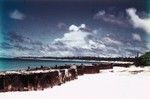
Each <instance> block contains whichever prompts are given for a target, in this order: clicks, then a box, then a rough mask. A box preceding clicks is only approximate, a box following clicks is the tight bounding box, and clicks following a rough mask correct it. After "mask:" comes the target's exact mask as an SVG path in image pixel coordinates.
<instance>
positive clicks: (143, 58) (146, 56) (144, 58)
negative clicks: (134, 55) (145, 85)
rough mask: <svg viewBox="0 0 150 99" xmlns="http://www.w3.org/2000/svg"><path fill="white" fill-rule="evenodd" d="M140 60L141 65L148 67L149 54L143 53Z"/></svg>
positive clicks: (149, 64) (149, 62)
mask: <svg viewBox="0 0 150 99" xmlns="http://www.w3.org/2000/svg"><path fill="white" fill-rule="evenodd" d="M140 58H141V59H140V63H142V65H144V66H150V52H147V53H145V54H144V55H142V56H141V57H140Z"/></svg>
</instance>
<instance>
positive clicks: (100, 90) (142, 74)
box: [0, 67, 150, 99]
mask: <svg viewBox="0 0 150 99" xmlns="http://www.w3.org/2000/svg"><path fill="white" fill-rule="evenodd" d="M149 83H150V68H148V67H145V68H139V67H130V68H123V67H114V68H113V69H107V70H101V72H100V73H98V74H85V75H83V76H79V77H78V79H76V80H73V81H70V82H66V83H65V84H62V85H61V86H54V87H53V88H47V89H45V90H44V91H27V92H6V93H0V98H1V99H20V98H21V99H33V98H38V99H39V98H41V99H50V98H51V99H61V98H63V99H81V98H82V99H83V98H84V99H149V98H150V94H149V92H150V85H149Z"/></svg>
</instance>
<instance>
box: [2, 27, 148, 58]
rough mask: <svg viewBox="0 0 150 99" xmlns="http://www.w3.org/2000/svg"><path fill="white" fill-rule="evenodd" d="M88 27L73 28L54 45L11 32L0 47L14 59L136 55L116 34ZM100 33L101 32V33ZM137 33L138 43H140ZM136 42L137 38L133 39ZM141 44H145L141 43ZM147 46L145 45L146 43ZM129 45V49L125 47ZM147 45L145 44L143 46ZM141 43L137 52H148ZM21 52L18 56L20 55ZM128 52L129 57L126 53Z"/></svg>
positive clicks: (69, 28) (55, 41)
mask: <svg viewBox="0 0 150 99" xmlns="http://www.w3.org/2000/svg"><path fill="white" fill-rule="evenodd" d="M87 30H90V29H89V28H87V26H86V25H85V24H81V25H79V26H77V25H70V26H69V27H68V32H66V33H64V34H63V35H62V37H59V38H56V39H54V40H53V41H52V42H50V43H42V42H41V41H37V40H34V39H31V38H28V37H26V36H24V35H21V34H18V33H15V32H13V33H9V35H8V34H7V35H6V36H7V37H5V40H4V41H5V42H3V43H1V44H0V48H1V49H2V51H4V53H5V52H7V51H8V52H9V53H5V55H6V54H7V56H8V55H13V56H19V55H20V56H100V57H117V56H126V55H130V56H134V55H135V53H134V54H133V51H132V50H129V49H132V48H133V46H132V44H131V46H127V45H126V43H124V42H123V41H122V40H121V39H116V38H117V37H116V35H115V34H114V33H113V34H111V35H113V36H111V35H107V33H106V34H105V35H104V36H98V34H97V33H93V32H94V31H95V30H93V31H87ZM97 32H98V30H97ZM135 34H136V33H134V35H133V38H134V40H140V39H139V37H138V36H137V35H136V36H135ZM132 40H133V39H132ZM140 43H141V42H140ZM142 45H143V43H142ZM124 46H126V47H124ZM143 46H144V45H143ZM143 46H142V47H141V45H139V44H138V46H137V45H135V47H134V49H139V50H140V51H143V50H145V48H144V47H143ZM17 52H18V53H17ZM126 53H128V54H126Z"/></svg>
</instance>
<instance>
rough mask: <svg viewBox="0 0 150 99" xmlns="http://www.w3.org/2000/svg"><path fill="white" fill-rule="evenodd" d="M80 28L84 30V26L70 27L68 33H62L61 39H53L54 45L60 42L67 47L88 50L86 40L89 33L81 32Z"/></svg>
mask: <svg viewBox="0 0 150 99" xmlns="http://www.w3.org/2000/svg"><path fill="white" fill-rule="evenodd" d="M81 28H86V25H85V24H81V25H80V26H76V25H71V26H70V27H69V32H67V33H64V36H63V37H62V38H57V39H55V40H54V43H57V42H61V43H63V44H65V45H66V46H67V47H78V48H85V49H90V46H89V45H88V43H89V41H88V40H87V39H88V36H89V35H90V32H86V31H83V30H81Z"/></svg>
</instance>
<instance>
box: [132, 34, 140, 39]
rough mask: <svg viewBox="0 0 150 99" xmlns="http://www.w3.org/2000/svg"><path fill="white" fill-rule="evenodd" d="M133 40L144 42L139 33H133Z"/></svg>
mask: <svg viewBox="0 0 150 99" xmlns="http://www.w3.org/2000/svg"><path fill="white" fill-rule="evenodd" d="M132 38H133V40H136V41H142V39H141V36H140V35H139V34H137V33H133V34H132Z"/></svg>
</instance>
